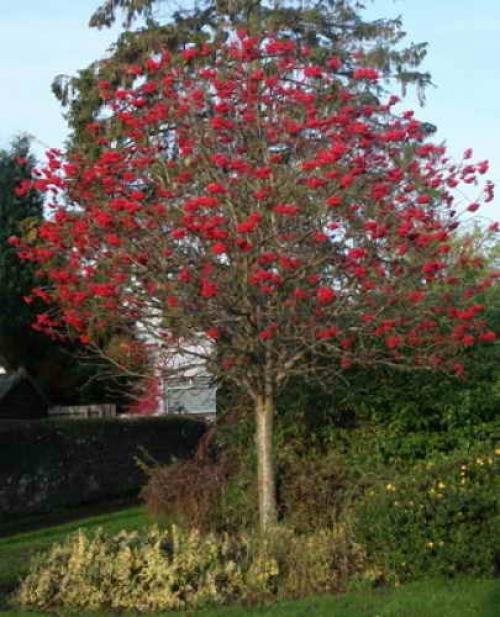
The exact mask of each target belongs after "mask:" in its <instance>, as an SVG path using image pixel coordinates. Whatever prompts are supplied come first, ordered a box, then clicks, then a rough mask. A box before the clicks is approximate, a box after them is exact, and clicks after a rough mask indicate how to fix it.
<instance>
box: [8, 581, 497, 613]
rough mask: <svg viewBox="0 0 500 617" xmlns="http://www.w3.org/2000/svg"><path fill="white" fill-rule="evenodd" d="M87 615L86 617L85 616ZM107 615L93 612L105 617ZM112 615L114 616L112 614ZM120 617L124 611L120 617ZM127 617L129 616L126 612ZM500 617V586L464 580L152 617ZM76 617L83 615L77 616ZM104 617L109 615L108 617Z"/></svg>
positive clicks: (415, 584) (495, 583)
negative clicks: (264, 605) (251, 606)
mask: <svg viewBox="0 0 500 617" xmlns="http://www.w3.org/2000/svg"><path fill="white" fill-rule="evenodd" d="M46 615H48V613H32V612H26V611H6V612H5V613H2V617H42V616H43V617H45V616H46ZM88 615H89V617H90V614H88ZM105 615H106V613H93V614H92V617H104V616H105ZM114 615H116V613H115V614H114ZM123 615H124V616H125V615H127V613H124V614H123ZM128 615H131V613H128ZM160 615H161V616H162V617H499V616H500V583H499V582H498V581H473V580H464V581H461V582H455V583H453V584H452V583H441V582H426V583H423V582H422V583H413V584H411V585H406V586H405V587H402V588H400V589H397V590H393V591H388V590H385V591H383V590H381V591H371V592H355V593H354V592H353V593H350V594H345V595H342V596H337V597H321V598H311V599H307V600H301V601H299V602H282V603H279V604H275V605H273V606H269V607H266V608H224V609H220V608H217V609H212V610H206V611H197V612H194V613H193V612H185V613H177V612H175V613H174V612H170V613H156V614H155V617H160ZM79 617H83V615H82V613H79ZM107 617H112V613H108V615H107Z"/></svg>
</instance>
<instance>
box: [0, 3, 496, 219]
mask: <svg viewBox="0 0 500 617" xmlns="http://www.w3.org/2000/svg"><path fill="white" fill-rule="evenodd" d="M97 4H98V0H72V1H68V0H19V1H18V2H12V1H10V0H9V1H7V0H0V7H1V9H2V12H1V19H0V84H2V86H1V92H2V96H0V118H1V122H0V147H5V146H6V145H8V143H9V142H10V140H11V139H12V138H13V137H14V135H16V134H19V133H30V134H32V135H34V136H35V137H36V139H37V140H38V141H36V142H35V143H34V146H35V151H36V153H37V155H38V156H41V155H42V154H43V151H44V150H45V149H46V147H60V146H61V145H62V143H63V141H64V138H65V136H66V134H67V129H66V123H65V121H64V118H63V115H62V110H61V108H60V106H59V103H58V101H57V100H56V99H55V97H54V96H53V94H52V92H51V89H50V85H51V82H52V80H53V78H54V77H55V76H56V75H58V74H61V73H62V74H69V75H71V74H74V73H75V72H76V71H77V70H78V69H79V68H83V67H85V66H87V65H88V64H90V62H92V61H93V60H95V59H96V58H99V57H102V56H103V55H104V54H105V52H106V50H107V49H108V47H109V46H110V44H111V43H112V42H113V41H114V40H115V39H116V36H117V33H118V29H117V28H115V29H112V30H107V29H104V30H101V31H98V30H95V29H90V28H88V27H87V23H88V19H89V17H90V15H91V14H92V12H93V10H94V9H95V8H96V5H97ZM367 4H368V9H367V13H366V14H367V15H368V16H370V17H373V18H380V17H394V16H397V15H401V16H402V18H403V25H404V29H405V31H406V32H407V35H408V36H407V39H406V40H407V41H413V42H421V41H427V42H428V43H429V53H428V57H427V59H426V61H425V64H424V65H423V68H424V69H425V70H428V71H430V73H431V74H432V79H433V83H434V84H435V87H431V88H429V89H428V92H427V102H426V104H425V106H424V107H423V108H420V109H419V108H418V102H417V101H416V98H415V97H414V96H412V95H409V96H408V98H407V99H405V102H404V108H408V109H415V110H416V111H417V116H418V117H419V118H420V119H422V120H425V121H428V122H432V123H433V124H435V125H436V126H437V127H438V129H439V130H438V133H437V136H436V138H435V139H436V140H438V141H446V143H447V145H448V147H449V149H450V152H451V154H452V155H453V157H454V158H460V156H461V154H462V152H463V151H464V150H465V149H466V148H468V147H472V148H473V149H474V153H475V156H476V157H477V158H478V159H479V160H483V159H488V160H489V161H490V164H491V171H490V174H489V177H490V178H491V179H492V180H493V181H494V182H495V183H496V184H497V185H498V186H499V190H498V198H497V199H496V201H495V202H493V204H487V205H486V206H485V207H484V208H483V209H482V210H481V212H482V216H483V217H485V218H486V219H490V220H500V144H498V142H499V139H500V2H499V0H474V2H472V1H471V0H373V2H371V1H370V0H367Z"/></svg>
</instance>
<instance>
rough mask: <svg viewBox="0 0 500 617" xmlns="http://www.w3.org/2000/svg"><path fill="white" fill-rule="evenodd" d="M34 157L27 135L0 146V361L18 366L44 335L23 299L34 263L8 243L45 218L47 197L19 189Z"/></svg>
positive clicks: (35, 351)
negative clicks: (22, 193) (36, 328)
mask: <svg viewBox="0 0 500 617" xmlns="http://www.w3.org/2000/svg"><path fill="white" fill-rule="evenodd" d="M33 165H34V159H33V157H32V155H31V154H30V151H29V140H28V139H27V138H24V137H22V138H18V139H16V140H15V141H14V142H13V144H12V146H11V148H10V150H0V306H1V307H2V310H1V312H0V362H1V363H3V364H4V366H5V367H6V368H18V367H19V366H21V365H22V364H26V361H29V359H30V358H31V357H33V356H36V355H37V354H38V353H39V348H40V346H41V340H42V339H43V337H41V336H40V335H38V334H36V333H35V332H33V331H31V330H30V329H29V324H30V323H32V322H33V321H34V316H35V311H34V310H33V309H32V307H30V306H29V305H28V304H26V303H25V302H24V301H23V296H28V295H30V293H31V289H32V288H33V287H34V273H33V267H32V266H31V265H30V264H28V263H24V264H21V263H20V261H19V259H18V257H17V254H16V250H15V248H14V247H13V246H10V245H9V244H8V242H7V241H8V239H9V238H10V237H11V236H14V235H19V234H22V233H27V232H28V230H29V229H30V227H32V226H33V225H35V224H37V223H39V222H40V221H41V220H42V218H43V198H42V197H41V195H40V194H38V193H36V192H34V191H30V192H29V193H28V194H27V195H25V196H22V197H20V196H18V195H17V194H16V192H15V189H16V188H17V187H18V186H19V184H20V183H21V182H22V181H23V180H29V179H30V178H31V171H32V168H33Z"/></svg>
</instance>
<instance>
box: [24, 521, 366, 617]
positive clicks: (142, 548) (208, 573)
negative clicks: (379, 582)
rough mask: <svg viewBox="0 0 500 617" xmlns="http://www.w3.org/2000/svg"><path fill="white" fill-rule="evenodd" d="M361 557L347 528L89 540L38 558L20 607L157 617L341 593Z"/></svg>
mask: <svg viewBox="0 0 500 617" xmlns="http://www.w3.org/2000/svg"><path fill="white" fill-rule="evenodd" d="M362 566H363V554H362V551H361V550H360V548H359V547H358V546H357V545H356V544H355V543H353V542H352V540H350V539H349V537H348V534H347V533H346V531H345V529H343V528H340V527H338V528H335V529H332V530H319V531H317V532H315V533H313V534H307V535H300V536H298V535H295V534H294V533H293V532H292V531H291V530H287V529H280V528H278V529H275V530H274V531H273V533H271V534H269V535H268V536H267V537H265V538H261V539H256V538H254V537H252V536H250V535H241V534H240V535H229V534H223V535H218V536H217V535H214V534H208V535H202V534H201V533H200V532H199V531H197V530H191V531H182V530H181V529H180V528H177V527H175V526H174V527H172V528H171V530H170V531H160V530H159V529H158V528H152V529H149V530H147V531H144V532H142V533H141V532H132V533H128V532H122V533H120V534H118V535H116V536H106V535H105V534H104V533H103V532H102V531H99V532H97V533H96V534H94V535H93V536H90V537H89V536H87V535H85V534H84V533H83V532H82V531H80V532H79V533H77V534H76V535H73V536H70V537H69V538H68V539H67V540H66V541H65V542H63V543H62V544H57V545H55V546H54V547H53V548H52V549H51V550H50V552H49V553H48V554H47V555H45V556H44V557H42V558H38V559H37V560H36V561H35V562H34V564H33V566H32V569H31V572H30V574H29V575H28V576H27V578H26V579H25V580H24V581H23V583H22V584H21V587H20V589H19V590H18V592H17V594H16V596H15V598H14V602H15V603H16V604H18V605H20V606H22V607H25V608H38V609H60V608H65V609H73V610H99V609H120V610H124V609H126V610H137V611H157V610H167V609H186V608H197V607H202V606H207V605H221V604H226V603H229V602H234V601H239V602H247V603H253V602H262V601H265V600H268V599H272V598H284V597H300V596H303V595H307V594H309V593H313V592H317V593H323V592H324V593H326V592H336V591H341V590H344V589H345V588H346V586H347V583H348V581H349V579H350V578H351V577H352V576H353V575H354V574H355V573H357V572H359V571H360V570H361V568H362Z"/></svg>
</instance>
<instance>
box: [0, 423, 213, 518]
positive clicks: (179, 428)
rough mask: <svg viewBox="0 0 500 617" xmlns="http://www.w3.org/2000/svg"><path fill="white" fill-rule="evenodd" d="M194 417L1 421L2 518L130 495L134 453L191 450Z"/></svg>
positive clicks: (140, 479)
mask: <svg viewBox="0 0 500 617" xmlns="http://www.w3.org/2000/svg"><path fill="white" fill-rule="evenodd" d="M205 430H206V424H205V423H204V422H202V421H200V420H196V419H191V418H186V417H170V418H132V419H119V418H103V419H99V418H91V419H78V420H75V419H70V420H67V419H64V420H34V421H28V422H24V421H2V422H0V523H1V522H5V521H7V520H10V519H12V518H13V517H17V516H19V515H27V514H38V513H43V512H49V511H52V510H57V509H63V508H67V507H70V506H76V505H80V504H83V503H90V502H98V501H105V500H108V499H113V498H117V497H124V496H133V495H136V494H137V493H138V491H139V489H140V488H141V485H142V484H143V483H144V480H145V476H144V473H143V471H141V469H140V468H139V466H138V465H137V457H138V456H141V454H142V456H144V455H145V453H147V455H148V456H150V457H152V458H153V459H154V460H156V461H157V462H159V463H163V464H167V463H170V462H172V461H173V460H178V459H184V458H188V457H190V456H192V454H193V452H194V450H195V447H196V444H197V443H198V441H199V439H200V437H201V436H202V435H203V433H204V432H205Z"/></svg>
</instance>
